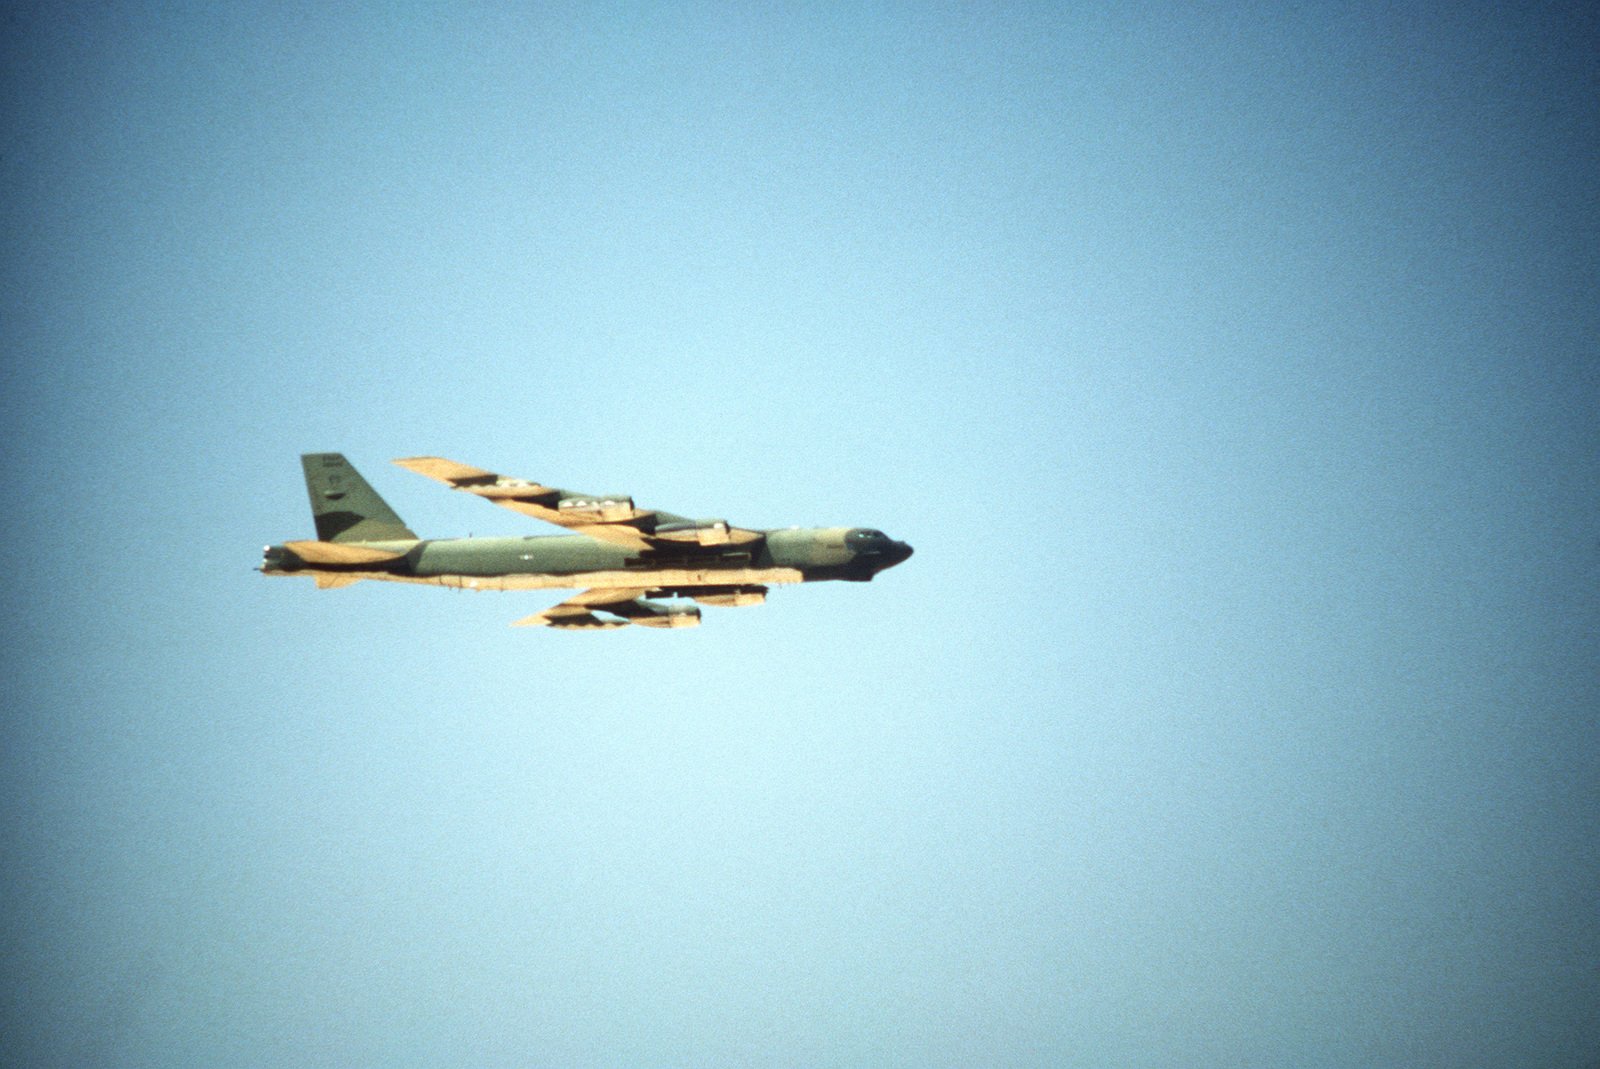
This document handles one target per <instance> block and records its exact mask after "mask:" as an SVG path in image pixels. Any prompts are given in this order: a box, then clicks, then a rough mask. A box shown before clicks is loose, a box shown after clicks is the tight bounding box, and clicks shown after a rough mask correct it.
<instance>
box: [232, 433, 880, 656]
mask: <svg viewBox="0 0 1600 1069" xmlns="http://www.w3.org/2000/svg"><path fill="white" fill-rule="evenodd" d="M300 463H301V466H302V467H304V468H305V475H306V491H307V492H308V493H309V494H310V495H311V515H312V518H313V519H314V520H315V522H316V528H317V537H316V539H315V540H307V541H298V542H284V543H283V544H281V545H275V546H268V547H266V549H265V551H264V554H263V557H262V560H261V572H262V573H263V574H265V575H309V576H311V577H312V578H313V579H315V580H316V583H317V586H318V587H321V588H324V589H326V588H329V587H340V586H348V585H349V584H351V583H354V582H356V581H358V580H361V579H380V580H385V581H388V582H393V583H426V584H429V585H432V586H445V587H455V588H458V589H463V590H550V589H562V588H566V589H571V588H579V589H581V590H582V593H580V594H578V595H576V596H574V597H570V598H568V599H567V600H566V601H563V602H562V603H561V604H559V605H556V606H554V607H552V608H549V609H546V610H544V611H543V612H539V613H534V614H533V615H532V616H527V617H524V618H522V619H521V620H517V621H516V622H515V623H514V624H513V626H516V627H530V626H531V627H554V628H560V629H562V630H609V629H612V628H618V627H627V626H628V625H629V624H638V625H640V626H643V627H694V626H696V625H697V624H699V623H700V609H699V605H730V606H731V605H759V604H761V603H762V602H763V601H765V600H766V597H767V587H768V586H769V585H776V584H780V583H806V582H812V581H814V580H818V579H845V580H851V581H854V582H866V581H868V580H870V579H871V578H872V577H873V576H875V575H877V574H878V573H879V572H881V571H883V570H884V569H886V568H892V567H894V566H895V565H896V564H899V563H900V562H901V561H903V560H905V559H906V558H907V557H909V556H911V547H910V546H908V545H906V544H905V543H904V542H896V541H894V540H893V539H891V538H890V537H889V536H888V535H885V534H884V533H883V532H882V531H875V530H872V529H871V528H866V527H819V528H809V529H802V528H789V529H787V530H776V531H757V530H749V529H746V528H743V527H733V526H731V525H730V524H729V523H728V522H727V521H726V520H691V519H688V518H686V517H683V516H676V515H673V514H672V513H670V512H661V511H659V510H656V509H640V508H636V507H634V504H633V499H632V498H629V497H621V496H605V495H596V494H582V493H578V492H577V491H574V490H562V489H559V488H557V487H554V486H545V485H543V484H541V483H534V482H528V481H526V480H524V479H513V478H510V477H508V476H505V475H496V474H495V473H494V472H491V471H484V470H483V469H482V468H474V467H470V466H468V465H466V464H458V463H456V462H455V461H453V460H445V459H444V458H443V457H406V458H404V459H402V460H396V461H395V463H396V464H398V465H400V466H401V467H402V468H407V469H409V470H411V471H414V472H416V473H417V474H419V475H426V476H427V477H428V478H430V479H437V480H438V481H439V482H442V483H444V484H445V485H446V486H448V487H450V488H451V489H452V490H462V491H465V492H466V493H469V494H475V495H477V496H478V497H481V498H485V499H487V500H488V501H490V502H492V503H494V504H496V505H499V506H501V507H502V508H508V509H511V510H512V511H513V512H520V513H522V514H523V515H524V516H532V517H534V518H535V519H539V520H547V521H549V522H550V523H553V524H556V525H558V526H561V527H565V528H567V529H568V530H571V531H575V532H577V533H576V534H571V535H545V536H541V537H532V536H529V537H524V538H443V539H421V538H418V537H417V536H416V535H415V534H414V533H412V531H411V529H410V528H409V527H407V526H406V525H405V524H404V523H402V522H401V520H400V517H399V516H397V515H395V512H394V510H393V509H391V508H390V507H389V506H388V504H386V503H385V502H384V500H383V498H381V497H379V496H378V494H377V492H376V491H375V490H373V489H372V487H371V486H369V485H368V484H367V481H366V480H365V479H363V478H362V477H361V475H360V473H359V472H357V471H356V469H355V468H354V467H352V466H351V464H350V462H349V461H347V460H345V458H344V456H343V455H342V454H339V453H306V454H304V455H303V456H301V458H300ZM652 598H688V599H691V600H692V601H693V602H698V603H699V605H695V604H686V603H684V602H681V601H679V602H669V603H661V602H657V601H652V600H650V599H652ZM601 614H604V615H601Z"/></svg>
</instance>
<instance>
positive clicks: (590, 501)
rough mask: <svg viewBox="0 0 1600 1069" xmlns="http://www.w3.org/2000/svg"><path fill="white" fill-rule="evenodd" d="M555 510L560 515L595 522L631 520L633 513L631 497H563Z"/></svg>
mask: <svg viewBox="0 0 1600 1069" xmlns="http://www.w3.org/2000/svg"><path fill="white" fill-rule="evenodd" d="M556 510H557V511H558V512H560V513H561V515H562V516H570V517H572V518H574V519H583V520H593V521H594V522H597V523H616V522H618V521H620V520H631V519H633V517H634V515H635V513H634V510H633V498H631V497H564V498H562V499H561V501H560V503H559V504H557V505H556Z"/></svg>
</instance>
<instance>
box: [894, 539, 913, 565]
mask: <svg viewBox="0 0 1600 1069" xmlns="http://www.w3.org/2000/svg"><path fill="white" fill-rule="evenodd" d="M914 552H915V550H913V549H912V548H911V543H910V542H896V543H895V544H894V548H893V549H891V550H890V551H889V556H890V557H891V558H892V559H893V560H894V563H896V564H899V563H901V562H902V561H905V560H908V559H910V557H911V554H912V553H914Z"/></svg>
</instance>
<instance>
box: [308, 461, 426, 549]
mask: <svg viewBox="0 0 1600 1069" xmlns="http://www.w3.org/2000/svg"><path fill="white" fill-rule="evenodd" d="M300 466H301V467H303V468H305V470H306V492H307V493H308V494H310V495H311V516H312V518H313V519H315V520H316V523H317V539H318V541H321V542H389V541H398V540H400V539H403V538H404V539H414V538H416V537H417V536H416V535H415V534H413V533H412V532H411V528H409V527H407V526H406V525H405V524H404V523H402V522H400V517H399V516H396V515H395V514H394V509H392V508H390V507H389V506H388V505H387V504H386V503H385V502H384V500H383V498H381V497H379V496H378V492H377V491H376V490H374V489H373V488H372V487H370V486H368V485H367V480H365V479H363V478H362V477H361V473H360V472H358V471H356V469H355V468H353V467H351V465H350V462H349V461H348V460H346V459H345V458H344V454H342V453H304V454H302V455H301V457H300Z"/></svg>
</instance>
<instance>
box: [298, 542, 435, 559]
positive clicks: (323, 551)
mask: <svg viewBox="0 0 1600 1069" xmlns="http://www.w3.org/2000/svg"><path fill="white" fill-rule="evenodd" d="M283 548H284V549H287V550H288V551H289V552H290V553H293V554H294V555H295V556H297V557H299V558H300V559H301V560H303V561H305V562H306V563H307V564H377V563H380V562H382V561H391V560H399V559H400V558H401V557H404V556H405V555H406V551H405V550H403V549H379V548H377V547H376V546H363V545H357V544H354V543H350V542H285V543H284V544H283Z"/></svg>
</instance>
